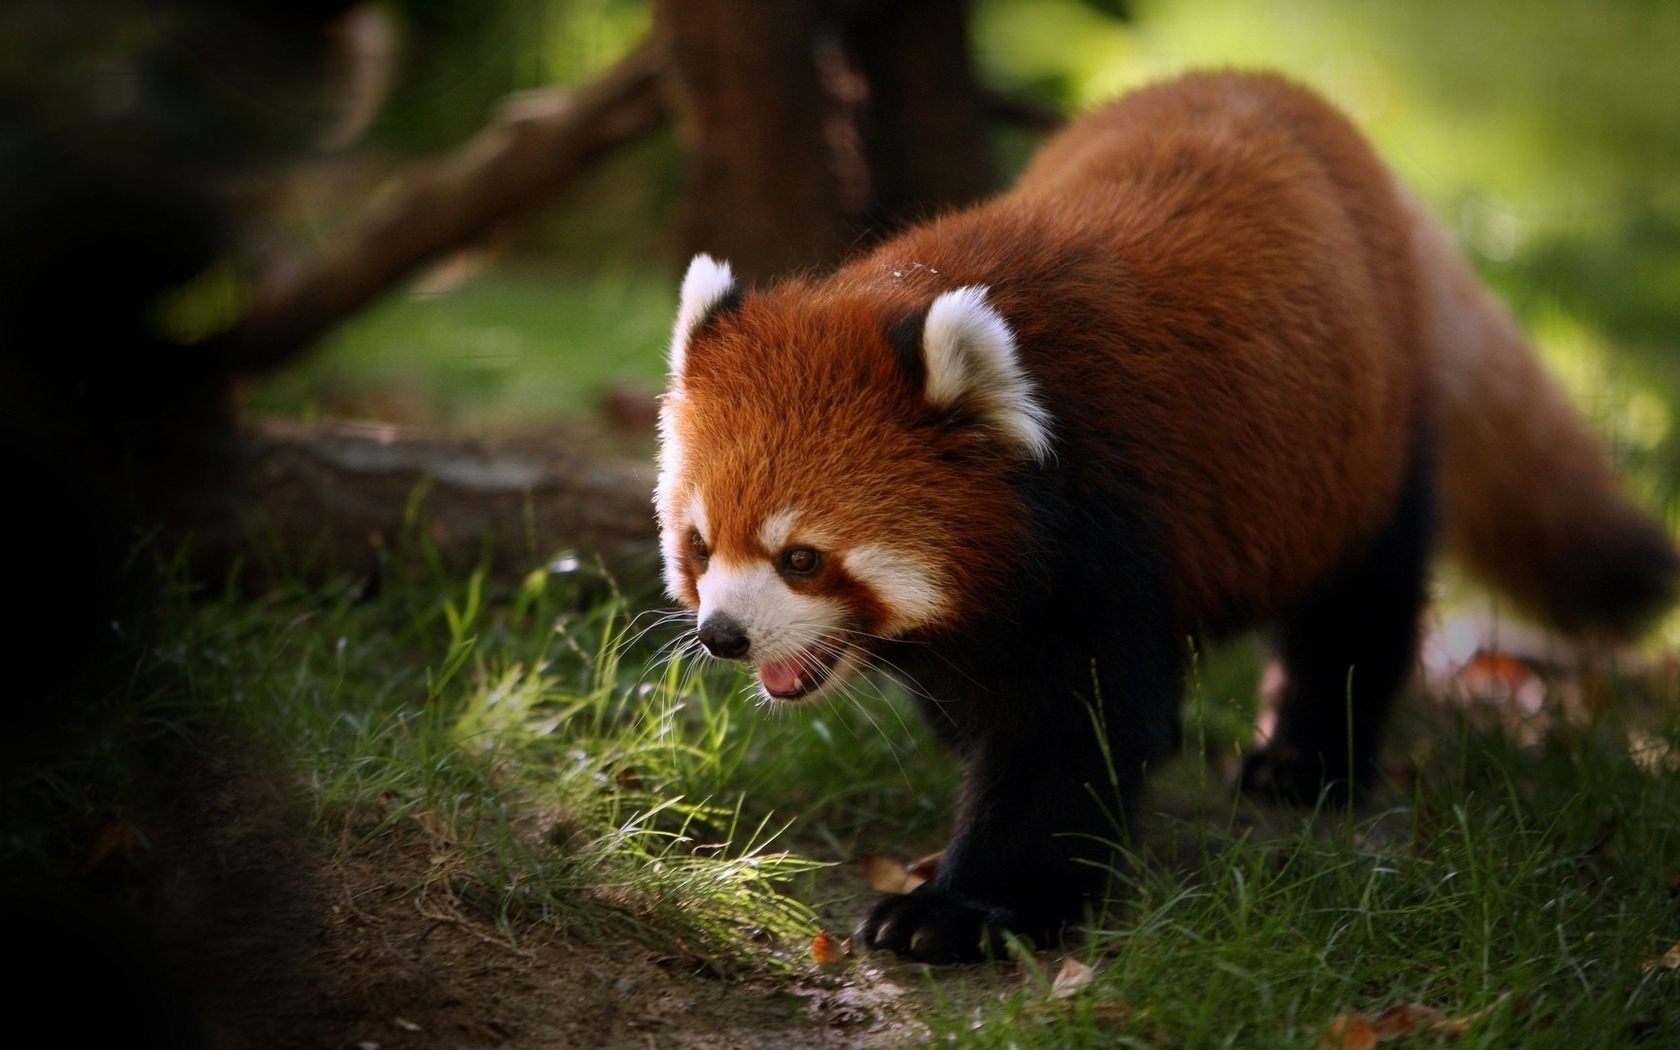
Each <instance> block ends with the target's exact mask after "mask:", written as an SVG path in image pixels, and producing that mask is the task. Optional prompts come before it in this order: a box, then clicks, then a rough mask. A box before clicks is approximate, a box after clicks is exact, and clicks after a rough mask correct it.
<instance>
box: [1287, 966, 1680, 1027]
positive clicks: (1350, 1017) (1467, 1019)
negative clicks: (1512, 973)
mask: <svg viewBox="0 0 1680 1050" xmlns="http://www.w3.org/2000/svg"><path fill="white" fill-rule="evenodd" d="M1676 947H1677V948H1680V945H1676ZM1509 997H1510V993H1509V992H1507V993H1505V994H1504V995H1501V996H1500V997H1499V998H1497V999H1495V1000H1494V1001H1493V1002H1491V1003H1489V1004H1488V1005H1486V1006H1484V1007H1482V1008H1481V1009H1480V1010H1475V1011H1472V1012H1471V1013H1467V1014H1460V1015H1459V1016H1457V1017H1450V1016H1448V1015H1447V1013H1446V1012H1445V1011H1443V1010H1442V1009H1440V1008H1439V1007H1435V1006H1430V1005H1429V1004H1428V1003H1414V1002H1404V1003H1395V1004H1394V1005H1393V1006H1390V1007H1388V1008H1386V1009H1384V1010H1383V1011H1382V1012H1381V1013H1379V1014H1377V1015H1376V1016H1375V1017H1367V1016H1365V1015H1364V1014H1362V1013H1360V1012H1359V1011H1358V1010H1349V1011H1347V1012H1346V1013H1344V1014H1342V1015H1340V1016H1339V1017H1337V1018H1335V1019H1334V1020H1332V1021H1331V1022H1330V1023H1329V1024H1328V1025H1326V1026H1325V1028H1324V1035H1323V1036H1322V1037H1321V1038H1320V1039H1319V1041H1318V1048H1319V1050H1371V1048H1372V1047H1375V1046H1376V1045H1377V1044H1378V1043H1386V1042H1388V1041H1389V1040H1391V1039H1403V1038H1405V1037H1407V1036H1410V1035H1418V1034H1420V1033H1421V1034H1427V1035H1437V1036H1445V1037H1446V1038H1448V1039H1457V1038H1458V1037H1459V1036H1461V1035H1463V1034H1464V1033H1465V1032H1466V1031H1467V1030H1468V1029H1469V1028H1470V1026H1471V1025H1473V1024H1475V1023H1476V1022H1477V1021H1480V1020H1481V1019H1482V1018H1484V1017H1486V1016H1487V1015H1488V1014H1490V1013H1492V1012H1493V1011H1495V1010H1497V1009H1499V1007H1500V1006H1501V1005H1502V1004H1504V1002H1505V1000H1506V999H1508V998H1509Z"/></svg>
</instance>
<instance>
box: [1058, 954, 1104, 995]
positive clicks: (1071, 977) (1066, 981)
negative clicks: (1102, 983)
mask: <svg viewBox="0 0 1680 1050" xmlns="http://www.w3.org/2000/svg"><path fill="white" fill-rule="evenodd" d="M1095 976H1096V973H1095V971H1093V970H1092V969H1091V968H1090V967H1089V966H1087V965H1085V964H1084V963H1082V962H1080V961H1079V960H1078V959H1075V958H1073V957H1072V956H1071V955H1070V956H1068V957H1067V958H1066V959H1063V960H1062V968H1061V969H1060V970H1057V971H1056V979H1055V980H1054V981H1051V982H1050V998H1052V999H1066V998H1068V997H1070V996H1074V995H1078V994H1079V993H1080V992H1081V991H1083V990H1085V989H1086V988H1088V987H1090V985H1091V979H1092V978H1093V977H1095Z"/></svg>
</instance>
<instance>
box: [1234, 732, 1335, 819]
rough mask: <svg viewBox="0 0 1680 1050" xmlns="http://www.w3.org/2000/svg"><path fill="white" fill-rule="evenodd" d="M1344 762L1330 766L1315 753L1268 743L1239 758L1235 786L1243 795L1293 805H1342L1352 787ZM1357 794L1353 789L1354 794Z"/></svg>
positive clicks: (1322, 757)
mask: <svg viewBox="0 0 1680 1050" xmlns="http://www.w3.org/2000/svg"><path fill="white" fill-rule="evenodd" d="M1344 766H1345V764H1343V763H1337V764H1336V767H1335V768H1331V766H1330V765H1329V764H1327V763H1326V762H1325V760H1324V756H1322V755H1319V754H1303V753H1302V752H1300V751H1297V750H1295V749H1294V748H1287V747H1281V746H1275V745H1274V746H1272V747H1267V748H1262V749H1261V750H1259V751H1253V752H1250V753H1249V755H1248V757H1246V758H1245V759H1243V767H1242V775H1241V776H1240V777H1239V778H1238V780H1237V789H1238V790H1239V791H1241V792H1242V793H1243V794H1245V795H1249V796H1252V797H1255V798H1261V799H1269V800H1271V801H1273V802H1283V803H1287V804H1289V805H1294V806H1311V805H1316V804H1318V803H1319V802H1321V801H1322V802H1323V803H1324V804H1326V805H1330V806H1339V805H1344V804H1346V802H1347V800H1348V791H1349V788H1350V787H1351V786H1352V784H1351V781H1350V778H1349V777H1348V773H1347V770H1346V768H1345V767H1344ZM1358 794H1359V792H1358V790H1357V789H1355V796H1356V797H1357V795H1358Z"/></svg>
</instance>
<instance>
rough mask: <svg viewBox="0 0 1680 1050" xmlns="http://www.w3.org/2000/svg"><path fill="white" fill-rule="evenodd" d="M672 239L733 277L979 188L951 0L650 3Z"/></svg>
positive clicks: (800, 260)
mask: <svg viewBox="0 0 1680 1050" xmlns="http://www.w3.org/2000/svg"><path fill="white" fill-rule="evenodd" d="M657 10H658V18H659V20H660V24H661V25H662V26H663V27H664V28H665V30H666V33H667V36H668V38H669V40H670V42H671V59H672V64H671V70H670V75H669V77H668V80H667V83H668V85H669V87H668V90H669V94H670V97H671V104H672V110H673V112H674V113H675V115H676V117H677V121H678V130H679V135H680V136H681V138H682V141H683V143H684V146H685V149H686V152H687V155H688V160H689V182H688V200H687V205H686V220H685V240H686V243H687V245H688V247H689V249H690V251H704V252H709V253H711V254H712V255H715V256H718V257H720V258H724V259H727V260H728V261H729V262H730V263H731V265H732V266H733V267H734V269H735V270H736V272H737V273H738V274H740V275H742V276H744V277H746V278H747V279H748V280H755V281H762V280H764V279H767V278H769V277H772V276H775V275H777V274H781V273H786V272H788V271H790V270H798V269H806V268H817V267H823V266H827V265H831V264H833V263H834V262H836V261H838V260H839V259H840V258H841V257H842V256H843V255H844V254H845V253H846V252H847V251H848V250H850V249H852V248H854V247H856V246H857V245H858V243H859V241H860V240H861V239H863V238H865V237H867V236H873V235H878V234H881V233H885V232H889V231H890V230H891V229H892V228H893V227H895V226H897V225H900V224H902V223H904V222H906V221H911V220H914V219H917V218H920V217H923V216H925V215H927V214H929V213H931V212H933V211H937V210H939V209H942V208H945V207H948V206H951V205H954V204H960V203H963V202H966V201H970V200H973V199H975V198H977V197H980V196H982V195H983V194H985V193H986V192H988V191H989V190H990V189H991V188H992V174H991V165H990V163H989V160H988V156H987V149H986V140H985V135H984V127H983V123H982V116H983V109H984V104H983V100H982V95H981V92H980V89H979V87H978V85H977V84H976V83H975V81H974V76H973V71H972V69H971V67H970V65H969V61H968V52H967V47H968V40H967V18H966V13H965V3H964V0H898V2H863V0H852V2H825V0H663V2H662V3H661V4H660V6H659V7H658V9H657Z"/></svg>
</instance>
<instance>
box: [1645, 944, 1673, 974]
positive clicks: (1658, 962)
mask: <svg viewBox="0 0 1680 1050" xmlns="http://www.w3.org/2000/svg"><path fill="white" fill-rule="evenodd" d="M1652 970H1680V944H1671V945H1669V946H1668V951H1666V952H1663V953H1662V954H1661V955H1659V956H1657V957H1656V958H1655V959H1646V960H1645V961H1644V962H1643V963H1641V964H1640V965H1639V972H1640V973H1650V972H1651V971H1652Z"/></svg>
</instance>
